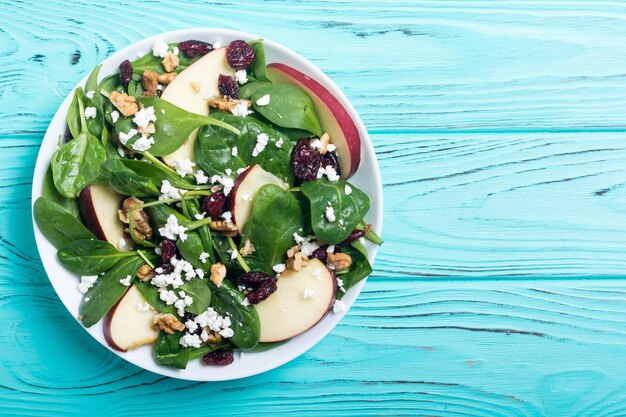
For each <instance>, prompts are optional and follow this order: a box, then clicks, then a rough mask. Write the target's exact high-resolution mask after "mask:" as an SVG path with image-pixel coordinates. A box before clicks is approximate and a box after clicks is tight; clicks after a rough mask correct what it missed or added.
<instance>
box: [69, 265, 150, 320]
mask: <svg viewBox="0 0 626 417" xmlns="http://www.w3.org/2000/svg"><path fill="white" fill-rule="evenodd" d="M143 264H144V260H143V259H142V258H140V257H139V256H133V257H128V258H126V259H123V260H121V261H120V262H118V263H117V264H116V265H115V266H114V267H113V268H111V269H110V270H109V271H107V272H105V273H104V275H102V276H101V277H98V280H97V281H96V283H95V284H94V285H93V287H91V288H90V289H89V291H87V293H86V294H85V297H83V301H82V302H81V303H80V308H79V314H80V315H81V316H82V319H81V320H82V322H83V325H84V326H85V327H91V326H93V325H94V324H96V323H97V322H98V321H100V319H101V318H102V317H104V315H105V314H107V313H108V312H109V310H111V308H112V307H113V306H114V305H115V303H117V302H118V301H119V299H120V298H122V296H123V295H124V293H126V290H128V287H127V286H125V285H123V284H121V283H120V280H121V279H124V278H126V277H127V276H128V275H130V276H131V277H133V278H134V277H135V276H136V275H137V271H139V268H141V266H142V265H143ZM85 300H89V301H87V302H86V301H85Z"/></svg>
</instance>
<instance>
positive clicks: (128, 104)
mask: <svg viewBox="0 0 626 417" xmlns="http://www.w3.org/2000/svg"><path fill="white" fill-rule="evenodd" d="M109 101H110V102H111V104H113V105H114V106H115V107H116V108H117V109H118V110H119V111H120V113H122V114H123V115H124V116H126V117H128V116H132V115H133V114H135V113H137V112H138V111H139V106H138V105H137V103H135V97H133V96H129V95H128V94H126V93H118V92H117V91H111V92H110V93H109Z"/></svg>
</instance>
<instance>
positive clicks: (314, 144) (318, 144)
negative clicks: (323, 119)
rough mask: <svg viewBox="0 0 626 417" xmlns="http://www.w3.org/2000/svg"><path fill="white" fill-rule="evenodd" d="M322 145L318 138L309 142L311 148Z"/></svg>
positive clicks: (317, 147)
mask: <svg viewBox="0 0 626 417" xmlns="http://www.w3.org/2000/svg"><path fill="white" fill-rule="evenodd" d="M321 147H322V141H321V140H319V139H315V140H314V141H313V142H311V148H313V149H319V148H321Z"/></svg>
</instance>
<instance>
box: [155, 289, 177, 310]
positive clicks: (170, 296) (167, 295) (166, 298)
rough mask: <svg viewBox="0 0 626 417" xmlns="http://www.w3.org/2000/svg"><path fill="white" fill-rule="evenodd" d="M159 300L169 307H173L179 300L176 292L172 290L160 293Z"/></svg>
mask: <svg viewBox="0 0 626 417" xmlns="http://www.w3.org/2000/svg"><path fill="white" fill-rule="evenodd" d="M159 298H160V299H161V301H163V302H164V303H165V304H167V305H168V306H171V305H172V304H174V303H175V302H176V301H177V300H178V297H177V296H176V294H175V293H174V291H171V290H165V291H160V292H159Z"/></svg>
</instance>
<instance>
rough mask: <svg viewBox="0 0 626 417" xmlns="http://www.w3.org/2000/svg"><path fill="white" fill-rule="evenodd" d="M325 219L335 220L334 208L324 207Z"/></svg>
mask: <svg viewBox="0 0 626 417" xmlns="http://www.w3.org/2000/svg"><path fill="white" fill-rule="evenodd" d="M326 220H328V221H329V222H331V223H332V222H334V221H335V220H336V218H335V209H334V208H332V207H330V206H328V207H326Z"/></svg>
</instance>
